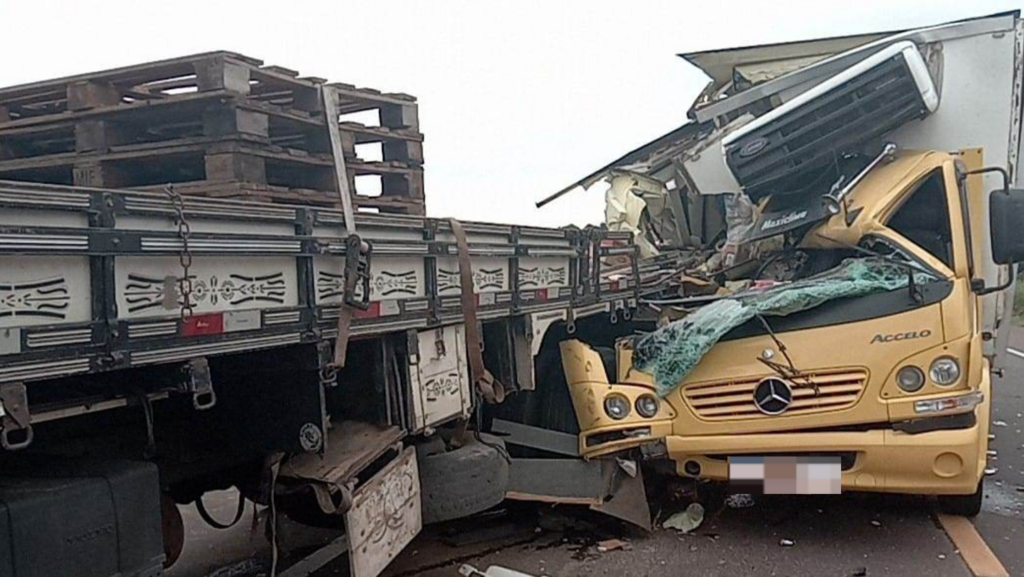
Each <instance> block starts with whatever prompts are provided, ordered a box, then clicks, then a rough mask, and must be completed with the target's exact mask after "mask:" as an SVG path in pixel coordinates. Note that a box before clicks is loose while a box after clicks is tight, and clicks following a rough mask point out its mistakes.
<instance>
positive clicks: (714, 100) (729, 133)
mask: <svg viewBox="0 0 1024 577" xmlns="http://www.w3.org/2000/svg"><path fill="white" fill-rule="evenodd" d="M1022 45H1024V22H1022V21H1021V20H1020V18H1019V13H1017V12H1013V13H1006V14H997V15H993V16H987V17H983V18H976V19H972V20H966V21H961V22H955V23H950V24H944V25H939V26H930V27H927V28H921V29H916V30H910V31H904V32H896V33H884V34H865V35H861V36H851V37H843V38H834V39H822V40H814V41H806V42H797V43H792V44H782V45H771V46H762V47H748V48H738V49H731V50H722V51H712V52H701V53H692V54H686V55H683V57H684V58H686V59H687V60H688V61H689V62H691V63H693V64H695V65H697V66H698V67H700V68H701V69H702V70H704V71H705V72H706V73H707V74H708V75H709V76H710V77H711V81H710V82H709V84H708V87H707V88H706V89H705V91H704V92H703V93H702V95H701V97H700V98H698V100H697V102H696V103H695V104H694V106H693V108H691V110H690V113H689V115H690V121H689V122H688V123H687V124H686V125H684V126H683V127H681V128H679V129H677V130H675V131H673V132H672V133H669V134H668V135H666V136H665V137H662V138H661V139H658V140H656V141H654V142H652V143H651V144H650V145H648V146H646V147H642V148H641V149H638V150H636V151H633V152H631V153H630V154H629V155H627V156H625V157H623V158H622V159H619V160H618V161H616V162H615V163H612V164H610V165H609V166H607V167H605V168H603V169H601V170H600V171H598V172H596V173H594V174H592V175H590V176H589V177H587V178H586V179H583V180H581V181H580V182H579V183H577V184H584V185H587V184H590V183H592V182H595V181H597V180H600V179H601V178H608V179H609V180H611V181H612V187H611V189H610V190H609V192H608V198H609V226H611V227H613V228H618V229H620V230H632V232H634V234H635V235H636V237H637V239H638V242H639V243H640V244H641V246H642V247H643V246H644V245H645V244H646V245H647V246H648V247H649V250H650V251H653V252H655V253H658V256H657V257H655V258H660V259H661V260H660V261H657V262H660V263H661V264H660V275H661V276H658V277H657V278H658V279H659V280H658V283H657V284H650V285H645V288H646V289H648V290H647V292H646V293H645V294H644V296H643V297H642V298H641V305H642V306H641V312H640V313H639V314H638V319H637V320H634V321H633V322H634V325H633V330H634V334H632V335H628V336H623V337H620V338H618V339H617V340H616V341H615V347H614V350H610V349H609V347H608V346H607V339H604V341H605V342H604V343H597V342H596V341H598V340H600V339H590V338H588V335H579V336H577V338H571V339H568V340H564V341H563V342H561V345H560V348H561V361H562V366H563V369H564V374H565V380H566V382H567V384H568V388H569V393H570V396H571V401H572V405H573V408H574V411H575V415H576V417H577V421H578V426H579V429H578V431H579V453H580V455H581V456H582V457H583V458H584V459H589V460H602V459H609V458H612V457H615V458H618V459H620V460H621V459H623V458H634V457H635V458H637V459H647V460H662V461H667V462H669V463H670V464H671V465H672V469H673V470H674V471H675V472H676V473H677V474H678V475H680V476H684V477H691V478H696V479H704V480H712V481H731V482H733V483H738V482H739V481H741V480H742V479H741V478H740V477H741V475H739V473H738V472H739V471H741V468H740V467H739V464H740V463H754V464H755V469H756V470H758V471H760V472H761V474H762V476H768V475H769V474H768V473H766V471H769V470H771V467H770V463H772V462H786V461H785V459H781V460H780V459H778V457H786V458H789V459H791V461H789V462H819V463H822V464H823V465H822V466H824V467H825V469H824V470H825V473H824V474H825V475H826V476H834V479H835V483H834V484H833V485H832V487H833V489H836V490H838V489H841V490H844V491H846V490H850V491H880V492H894V493H912V494H926V495H937V496H938V500H939V503H940V505H941V506H942V507H943V508H944V509H946V510H947V511H950V512H954V513H958V514H963V515H974V514H977V513H978V512H979V510H980V507H981V504H982V499H983V485H984V477H985V474H984V472H985V469H986V452H987V443H988V436H989V423H990V403H991V399H992V394H991V389H992V386H993V383H992V379H991V374H992V373H993V372H994V371H998V370H999V369H998V367H997V366H996V365H997V363H998V359H999V358H1000V357H999V355H998V354H997V353H999V352H1000V351H1001V350H1002V349H1003V346H1004V344H1003V343H1002V340H1001V339H1002V338H1005V333H1006V330H1005V327H1003V328H1004V330H1000V328H1001V325H1002V324H1003V321H1004V316H1003V314H1002V309H1003V308H1004V303H1005V301H1006V300H1007V299H1006V295H1007V294H1008V293H1009V292H1010V291H1008V290H1007V289H1010V288H1011V287H1012V284H1013V279H1014V274H1013V266H1014V263H1016V262H1020V261H1021V260H1024V251H1022V250H1021V249H1022V248H1024V241H1022V240H1020V239H1021V236H1020V235H1019V234H1018V231H1019V229H1020V227H1021V226H1022V225H1024V190H1018V189H1016V188H1015V187H1016V186H1019V185H1020V175H1019V170H1018V159H1019V152H1020V134H1021V104H1020V103H1021V86H1022V77H1024V59H1022V53H1024V49H1022ZM741 204H742V205H743V206H745V207H746V208H747V209H748V210H747V211H746V214H747V218H746V219H745V220H744V219H742V218H738V217H736V215H737V214H739V215H742V214H744V211H742V210H737V206H738V205H741ZM631 206H632V207H634V208H629V207H631ZM636 206H639V208H635V207H636ZM612 217H614V218H612ZM709 223H711V224H709ZM716 240H717V243H718V244H717V246H716V245H715V244H714V243H715V241H716ZM679 247H682V249H680V248H679ZM673 251H675V252H674V253H673ZM671 254H676V255H677V256H676V257H673V258H675V260H671V261H670V260H669V259H670V256H669V255H671ZM680 254H682V255H686V258H688V259H689V260H686V259H684V258H683V257H681V256H678V255H680ZM683 261H685V263H684V264H682V265H681V264H679V263H681V262H683ZM668 262H671V263H672V264H671V265H670V264H666V263H668ZM641 266H642V265H641ZM673 267H675V268H673ZM665 269H670V270H669V272H667V273H666V272H665ZM665 279H667V280H665ZM645 309H646V310H647V312H648V314H647V320H648V322H646V324H645V322H644V321H643V317H644V315H643V310H645ZM655 318H656V319H657V320H654V319H655ZM601 345H603V346H601ZM793 458H795V459H793ZM757 467H761V468H760V469H757ZM766 483H767V482H766ZM764 487H765V490H766V491H767V492H772V491H768V487H767V485H765V486H764ZM790 488H792V489H794V490H791V491H785V492H793V493H803V492H829V491H828V490H826V491H815V490H807V487H806V486H796V485H792V486H791V487H790ZM832 492H834V491H832Z"/></svg>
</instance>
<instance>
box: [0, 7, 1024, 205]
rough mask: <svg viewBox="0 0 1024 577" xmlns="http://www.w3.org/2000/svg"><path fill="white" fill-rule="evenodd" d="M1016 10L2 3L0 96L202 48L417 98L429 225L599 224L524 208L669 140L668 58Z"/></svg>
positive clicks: (672, 83)
mask: <svg viewBox="0 0 1024 577" xmlns="http://www.w3.org/2000/svg"><path fill="white" fill-rule="evenodd" d="M1018 7H1019V5H1017V4H1016V3H1015V2H1013V1H1011V0H999V1H990V0H973V1H972V2H963V1H952V0H929V1H920V0H915V1H907V0H901V1H896V0H882V1H877V0H856V1H844V2H836V1H834V0H833V1H825V0H816V1H792V0H791V1H788V2H770V1H718V2H715V1H706V2H684V1H675V2H672V1H636V0H634V1H626V0H621V1H618V2H610V1H597V0H591V1H586V2H585V1H554V0H548V1H541V0H537V1H517V2H491V1H485V0H466V1H461V0H460V1H438V0H435V1H426V0H420V1H412V0H408V1H407V0H386V1H372V0H367V1H351V0H333V1H329V0H324V1H314V0H308V1H301V0H296V1H293V2H283V1H282V0H276V1H273V2H268V1H264V0H250V1H248V2H228V1H214V0H206V1H196V0H166V1H164V2H139V1H138V0H130V1H122V0H104V1H101V2H87V1H82V0H65V1H42V0H39V1H36V2H6V3H5V5H4V7H3V16H2V17H3V20H4V23H5V26H4V33H3V34H0V53H2V54H4V55H5V57H4V59H3V64H2V65H0V86H7V85H11V84H18V83H23V82H29V81H33V80H42V79H46V78H53V77H57V76H65V75H69V74H75V73H82V72H89V71H93V70H100V69H104V68H111V67H115V66H124V65H129V64H136V63H140V62H145V61H149V60H156V59H161V58H171V57H175V56H182V55H186V54H191V53H196V52H204V51H209V50H231V51H235V52H241V53H243V54H246V55H248V56H252V57H256V58H260V59H262V60H264V62H266V63H267V64H277V65H280V66H285V67H287V68H291V69H295V70H298V71H299V72H300V73H302V74H304V75H310V76H319V77H323V78H328V79H330V80H331V81H337V82H346V83H349V84H355V85H357V86H367V87H372V88H377V89H380V90H384V91H388V92H406V93H409V94H413V95H415V96H417V97H418V99H419V103H420V124H421V129H422V130H423V132H424V134H425V135H426V142H425V144H424V154H425V157H426V191H427V206H428V212H429V214H430V215H431V216H456V217H459V218H463V219H470V220H487V221H496V222H511V223H522V224H537V225H562V224H567V223H575V224H586V223H588V222H592V223H597V222H600V220H601V218H602V210H603V195H602V194H601V193H600V191H598V190H595V189H597V187H595V189H592V190H590V191H588V192H574V193H571V194H570V195H569V196H568V197H564V198H563V199H561V200H558V201H556V202H554V203H552V204H550V205H548V206H547V207H545V208H543V209H539V210H538V209H536V208H535V207H534V204H533V203H534V202H535V201H536V200H538V199H540V198H543V197H545V196H547V195H548V194H551V193H553V192H555V191H556V190H559V189H561V188H562V187H563V186H566V185H567V184H569V183H571V182H573V181H575V180H577V179H578V178H580V177H582V176H584V175H586V174H589V173H590V172H592V171H593V170H595V169H597V168H599V167H600V166H603V165H605V164H606V163H608V162H610V161H611V160H613V159H615V158H617V157H619V156H621V155H622V154H624V153H625V152H627V151H629V150H631V149H633V148H635V147H637V146H640V145H642V144H644V143H646V142H648V141H650V140H653V139H654V138H656V137H658V136H660V135H662V134H664V133H665V132H668V131H669V130H671V129H673V128H675V127H677V126H679V125H681V124H682V123H683V122H685V120H686V110H687V108H688V106H689V105H690V103H691V102H692V101H693V99H694V98H695V97H696V95H697V93H698V92H699V91H700V90H701V88H703V86H704V84H705V83H706V79H705V77H704V76H703V74H702V73H701V72H700V71H698V70H696V69H695V68H692V67H691V66H690V65H689V64H687V63H686V62H685V61H683V60H682V59H680V58H678V57H677V56H676V54H677V53H679V52H688V51H697V50H709V49H715V48H727V47H733V46H740V45H750V44H764V43H769V42H785V41H792V40H802V39H808V38H816V37H822V36H836V35H844V34H857V33H863V32H872V31H880V30H893V29H902V28H911V27H916V26H923V25H929V24H936V23H940V22H944V21H948V20H955V19H959V18H967V17H971V16H979V15H984V14H989V13H993V12H999V11H1003V10H1013V9H1016V8H1018Z"/></svg>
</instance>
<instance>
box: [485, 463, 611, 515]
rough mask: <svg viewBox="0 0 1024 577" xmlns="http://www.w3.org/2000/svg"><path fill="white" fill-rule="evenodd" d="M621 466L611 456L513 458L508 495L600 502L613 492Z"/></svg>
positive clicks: (522, 498) (520, 498) (545, 500)
mask: <svg viewBox="0 0 1024 577" xmlns="http://www.w3.org/2000/svg"><path fill="white" fill-rule="evenodd" d="M618 469H619V467H618V464H617V463H616V462H615V461H614V460H611V459H595V460H593V461H584V460H582V459H513V460H512V468H511V469H510V471H509V479H508V491H507V493H506V495H505V496H506V498H508V499H513V500H516V501H540V502H542V503H565V504H573V505H600V504H602V503H604V501H605V499H607V498H608V497H610V496H611V495H612V492H613V491H614V489H615V476H616V474H617V471H618Z"/></svg>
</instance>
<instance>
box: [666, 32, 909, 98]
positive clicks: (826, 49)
mask: <svg viewBox="0 0 1024 577" xmlns="http://www.w3.org/2000/svg"><path fill="white" fill-rule="evenodd" d="M899 32H900V31H894V32H881V33H874V34H857V35H853V36H840V37H835V38H819V39H815V40H803V41H799V42H785V43H779V44H762V45H757V46H743V47H738V48H725V49H719V50H702V51H698V52H685V53H682V54H679V56H680V57H682V58H683V59H685V60H686V61H688V63H690V64H691V65H693V66H695V67H696V68H698V69H700V71H701V72H703V73H705V74H707V75H708V76H709V77H711V79H712V81H713V82H714V83H715V87H716V89H720V88H722V87H724V86H725V85H727V84H729V83H731V82H732V81H733V79H734V74H735V70H736V69H737V68H742V67H763V68H765V69H771V68H772V67H773V65H776V64H779V63H786V61H793V63H796V61H798V60H805V61H806V60H810V61H808V63H807V64H813V63H814V61H817V60H820V59H821V58H824V57H826V56H829V55H831V54H836V53H838V52H843V51H846V50H849V49H850V48H855V47H857V46H863V45H864V44H867V43H868V42H873V41H876V40H879V39H881V38H884V37H886V36H889V35H891V34H898V33H899ZM805 66H806V65H805ZM798 68H803V67H798Z"/></svg>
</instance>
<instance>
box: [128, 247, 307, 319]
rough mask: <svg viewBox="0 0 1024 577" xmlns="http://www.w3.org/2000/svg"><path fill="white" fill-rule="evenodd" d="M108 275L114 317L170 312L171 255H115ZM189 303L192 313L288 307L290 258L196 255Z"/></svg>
mask: <svg viewBox="0 0 1024 577" xmlns="http://www.w3.org/2000/svg"><path fill="white" fill-rule="evenodd" d="M114 271H115V272H114V276H115V283H116V289H115V290H116V293H117V310H118V317H119V318H131V319H135V318H144V317H158V316H167V315H175V314H177V313H178V311H179V309H180V304H181V303H180V296H181V295H180V294H179V289H178V284H177V283H178V279H179V277H180V276H181V274H182V273H181V264H180V262H179V260H178V258H177V257H174V256H155V257H124V256H122V257H118V258H116V259H115V265H114ZM190 275H191V276H192V278H193V280H192V287H193V289H192V290H193V292H192V302H193V304H194V306H195V311H196V313H198V314H204V313H214V312H228V311H241V310H255V309H272V308H279V307H293V306H296V305H297V304H298V294H299V279H298V275H297V269H296V264H295V259H294V258H290V257H257V256H252V257H246V258H236V257H207V256H203V257H196V258H195V260H194V261H193V263H192V267H191V271H190Z"/></svg>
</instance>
